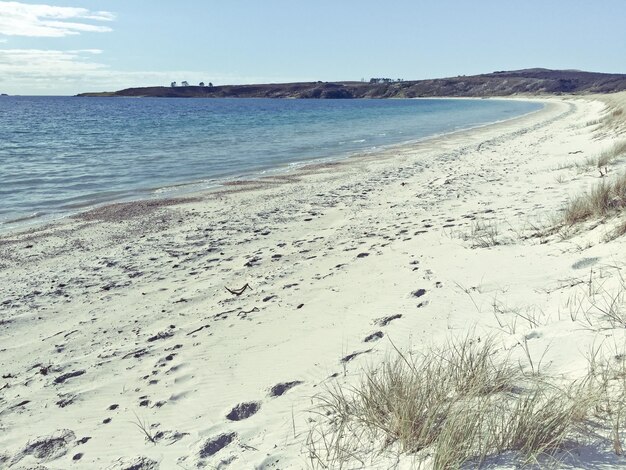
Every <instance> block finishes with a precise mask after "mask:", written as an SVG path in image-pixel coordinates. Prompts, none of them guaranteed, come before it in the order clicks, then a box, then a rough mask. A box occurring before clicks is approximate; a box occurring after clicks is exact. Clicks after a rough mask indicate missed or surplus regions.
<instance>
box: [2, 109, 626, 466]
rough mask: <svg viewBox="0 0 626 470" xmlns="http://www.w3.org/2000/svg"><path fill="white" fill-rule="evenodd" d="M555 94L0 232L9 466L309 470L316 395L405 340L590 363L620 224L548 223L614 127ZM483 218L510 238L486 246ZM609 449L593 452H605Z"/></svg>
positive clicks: (617, 338) (588, 181) (620, 245)
mask: <svg viewBox="0 0 626 470" xmlns="http://www.w3.org/2000/svg"><path fill="white" fill-rule="evenodd" d="M542 101H544V102H546V107H545V108H544V109H543V110H542V111H539V112H537V113H534V114H531V115H528V116H525V117H522V118H518V119H515V120H511V121H507V122H505V123H499V124H495V125H491V126H486V127H483V128H480V129H474V130H471V131H464V132H458V133H456V134H452V135H448V136H444V137H439V138H435V139H431V140H429V141H426V142H422V143H419V144H415V145H411V146H402V147H396V148H393V149H388V150H386V151H384V152H380V153H378V154H372V155H364V156H360V157H355V158H351V159H348V160H345V161H341V162H338V163H332V164H322V165H311V166H309V167H305V168H302V169H300V170H298V171H297V172H293V173H290V174H286V175H283V176H274V177H271V178H265V179H261V180H257V181H252V182H250V181H248V182H240V184H231V185H227V186H224V187H222V188H221V189H220V190H219V191H214V192H211V193H207V194H200V195H195V196H194V197H193V198H189V199H179V200H170V201H164V202H143V203H128V204H116V205H111V206H106V207H103V208H99V209H97V210H94V211H92V212H88V213H86V214H83V215H81V216H79V217H76V218H74V219H67V220H64V221H62V222H61V223H58V224H56V225H54V226H48V227H43V228H38V229H31V230H29V231H26V232H23V233H15V234H8V235H4V236H2V237H1V238H0V286H1V287H0V372H1V376H0V468H11V469H13V468H41V469H43V468H47V469H50V470H52V469H66V468H89V469H91V468H98V469H99V468H111V469H131V468H132V469H136V470H147V469H156V468H161V469H175V468H183V469H191V468H198V467H203V466H205V467H206V468H233V469H252V468H258V469H288V468H289V469H291V468H295V469H299V468H306V465H307V464H306V462H307V449H306V445H305V440H306V437H307V434H308V430H309V427H310V420H313V419H315V415H314V414H312V413H311V412H310V410H311V403H312V401H311V398H312V397H313V396H315V395H316V394H317V393H318V392H319V391H320V390H322V389H323V388H324V386H325V385H328V384H331V383H333V382H337V383H345V382H347V383H351V382H353V381H355V380H358V378H359V375H360V371H361V369H362V367H363V366H364V365H366V364H375V363H376V362H377V361H379V360H381V359H382V358H383V357H384V356H385V354H387V353H388V352H389V351H390V350H391V348H392V345H391V341H393V343H394V344H395V345H396V346H397V347H399V348H403V349H404V348H412V349H414V350H417V351H419V350H422V349H424V348H425V347H427V346H428V345H431V344H438V343H441V342H442V341H444V340H445V339H446V338H448V337H449V336H450V335H451V334H455V333H460V334H463V333H464V332H467V331H469V330H470V329H473V330H475V332H476V334H477V335H480V334H493V335H496V337H497V338H498V339H499V341H500V342H501V344H502V347H503V348H508V349H510V350H511V352H512V354H513V355H516V354H517V355H520V357H522V354H523V353H522V348H521V347H520V343H521V342H522V341H523V340H524V339H526V343H527V344H528V346H529V351H530V354H532V355H535V356H536V357H541V356H542V355H544V353H545V355H544V358H543V363H542V367H544V368H545V369H546V370H549V371H550V373H553V374H563V375H569V376H577V375H579V374H582V373H583V370H584V368H585V367H586V366H585V364H586V359H585V352H586V351H587V350H588V348H589V347H590V346H591V345H592V344H594V343H597V342H598V339H599V338H601V339H602V340H604V341H612V342H615V343H620V342H621V343H622V344H623V341H624V334H623V328H622V329H608V330H602V332H601V333H599V332H598V331H597V329H595V328H589V327H584V326H582V325H581V321H582V318H580V317H579V318H576V313H575V312H574V313H572V312H573V309H572V307H571V305H572V302H571V299H572V297H573V296H575V295H578V294H579V293H580V291H581V290H583V291H584V289H585V284H584V283H585V282H588V280H589V278H590V276H592V277H593V276H603V279H605V280H606V282H608V283H609V284H610V282H612V279H613V278H614V277H615V276H614V275H613V274H612V273H614V272H617V271H618V270H619V269H621V268H622V267H623V265H624V259H623V253H624V240H623V239H617V240H614V241H611V242H604V241H603V237H604V236H605V234H606V233H607V232H608V230H609V228H610V227H608V226H607V225H598V226H597V227H595V228H593V229H592V230H584V231H582V232H581V233H579V234H572V236H570V237H568V238H564V237H560V236H559V235H558V234H553V235H545V234H544V235H543V236H537V233H538V231H537V227H540V226H542V224H543V225H545V224H546V223H547V222H548V221H549V220H550V217H552V216H553V215H554V214H556V213H558V211H559V210H560V209H561V208H562V207H563V204H564V203H565V201H566V200H567V199H568V197H570V196H571V195H573V194H577V193H578V192H580V191H582V190H584V189H587V188H588V187H590V186H591V185H592V184H594V183H596V182H597V181H598V180H599V175H598V172H597V170H595V169H593V168H589V169H586V170H582V171H581V170H580V169H577V168H575V167H574V166H572V165H573V164H574V163H577V162H582V161H584V160H585V158H587V157H593V156H596V155H597V154H598V153H599V152H600V150H602V149H603V148H606V147H608V146H609V145H610V144H611V143H612V142H613V141H614V139H615V138H616V135H615V133H611V132H604V133H601V134H598V132H597V126H594V125H590V124H589V122H590V121H592V120H594V119H597V118H598V117H599V116H600V115H601V114H602V112H603V110H604V109H605V104H604V103H602V102H599V101H594V100H593V99H582V98H563V99H557V98H552V99H542ZM559 168H560V169H559ZM479 226H483V227H484V226H486V227H491V228H492V229H495V230H491V231H490V232H489V233H490V234H489V237H490V238H491V241H495V242H497V243H498V244H497V245H496V246H489V247H480V246H477V245H480V244H481V243H482V242H484V241H485V240H484V236H479V234H477V233H476V229H477V227H479ZM496 232H497V233H496ZM487 244H491V243H487ZM609 284H607V286H608V285H609ZM245 285H248V286H249V288H246V289H245V290H244V291H243V293H241V295H236V294H233V293H230V292H229V291H228V290H227V289H226V288H230V289H231V290H234V289H238V288H242V287H243V286H245ZM494 306H496V307H494ZM516 312H517V313H519V312H523V313H524V316H525V317H526V318H530V319H531V320H523V319H521V318H520V317H519V315H517V313H516ZM390 340H391V341H390ZM546 349H547V352H546ZM138 424H139V425H140V426H142V425H143V424H145V426H146V427H147V431H148V433H149V434H150V436H151V437H152V438H153V440H154V442H150V441H149V440H148V439H147V438H146V434H144V433H143V432H142V430H141V429H140V426H137V425H138ZM602 446H603V444H598V445H597V446H596V447H597V448H594V449H592V450H588V451H587V454H584V453H583V454H581V455H583V456H582V457H581V459H583V460H584V458H585V455H588V454H589V453H590V452H591V453H593V455H605V454H606V455H608V456H610V455H611V453H610V449H609V448H608V447H606V448H604V447H602ZM594 452H595V453H594ZM589 455H591V454H589ZM615 459H617V460H615ZM603 462H604V463H605V464H606V467H602V468H612V467H614V468H618V467H620V463H621V464H622V465H623V464H624V461H623V460H619V459H618V458H617V457H615V458H614V459H612V458H611V457H606V459H605V460H603ZM37 465H40V467H37ZM583 467H584V465H583ZM372 468H374V467H372ZM594 468H601V467H599V466H596V467H594Z"/></svg>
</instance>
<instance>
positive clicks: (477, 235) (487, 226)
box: [463, 219, 501, 248]
mask: <svg viewBox="0 0 626 470" xmlns="http://www.w3.org/2000/svg"><path fill="white" fill-rule="evenodd" d="M463 239H464V240H469V241H471V243H472V245H471V246H472V248H489V247H492V246H497V245H500V244H501V240H500V238H499V231H498V225H497V223H496V222H495V221H493V220H483V219H478V220H475V221H472V224H471V226H470V232H469V234H465V235H464V236H463Z"/></svg>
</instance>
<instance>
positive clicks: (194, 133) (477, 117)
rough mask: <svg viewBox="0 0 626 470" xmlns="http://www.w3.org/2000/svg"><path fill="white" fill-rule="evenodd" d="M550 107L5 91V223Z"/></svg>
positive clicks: (0, 213) (1, 191) (0, 117)
mask: <svg viewBox="0 0 626 470" xmlns="http://www.w3.org/2000/svg"><path fill="white" fill-rule="evenodd" d="M540 107H541V105H540V104H537V103H529V102H520V101H501V100H275V99H163V98H161V99H149V98H144V99H118V98H115V99H112V98H76V97H1V98H0V228H2V227H5V228H6V227H13V226H15V225H16V224H23V223H24V221H32V220H41V219H42V218H50V217H58V216H62V215H66V214H68V213H72V212H76V211H78V210H82V209H85V208H88V207H90V206H92V205H95V204H99V203H103V202H110V201H118V200H127V199H133V198H147V197H160V196H163V195H168V194H173V193H175V192H176V191H178V192H180V191H184V190H185V188H193V189H194V190H195V189H202V188H204V187H211V186H215V185H217V184H219V183H220V181H223V180H225V179H229V178H235V177H241V176H246V177H254V176H258V175H260V174H263V172H264V171H268V170H280V169H281V168H288V167H289V165H293V164H296V163H301V162H307V161H312V160H316V159H328V158H342V157H345V156H348V155H350V154H354V153H357V152H362V151H371V150H375V149H377V148H380V147H382V146H388V145H392V144H399V143H402V142H408V141H414V140H419V139H423V138H426V137H429V136H433V135H437V134H442V133H446V132H451V131H454V130H458V129H463V128H469V127H473V126H478V125H483V124H486V123H489V122H494V121H500V120H504V119H509V118H512V117H515V116H517V115H521V114H525V113H528V112H531V111H534V110H537V109H539V108H540ZM187 184H189V186H187ZM170 190H171V191H170Z"/></svg>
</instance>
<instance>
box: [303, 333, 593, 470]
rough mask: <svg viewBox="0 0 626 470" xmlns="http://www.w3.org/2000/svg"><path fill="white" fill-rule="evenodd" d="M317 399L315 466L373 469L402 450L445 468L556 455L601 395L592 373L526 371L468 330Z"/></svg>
mask: <svg viewBox="0 0 626 470" xmlns="http://www.w3.org/2000/svg"><path fill="white" fill-rule="evenodd" d="M317 399H318V401H317V408H316V416H317V417H318V419H317V420H316V425H315V426H313V428H312V430H311V433H310V435H309V439H308V450H309V458H310V463H311V466H312V467H313V468H333V469H335V468H337V469H340V468H370V467H368V465H375V464H376V462H377V461H378V460H377V459H380V458H384V456H385V455H388V454H390V453H391V454H393V452H396V453H400V454H410V455H412V457H413V458H415V459H417V460H421V461H422V462H423V463H426V466H427V467H429V468H430V467H432V468H436V469H444V468H446V469H447V468H459V467H460V466H461V465H463V464H469V465H471V466H472V468H474V467H477V466H480V464H481V463H482V462H484V461H485V459H487V458H490V457H494V456H497V455H500V454H503V453H505V452H506V453H511V452H512V453H514V454H515V455H517V460H518V461H519V463H522V464H528V463H536V462H539V461H545V460H546V459H553V458H555V456H556V455H557V454H558V453H559V452H560V451H561V450H562V449H563V448H564V446H565V445H566V443H569V442H570V441H573V440H576V439H578V438H581V437H582V436H583V435H584V430H585V424H586V423H587V422H588V421H589V420H590V419H591V417H592V414H593V412H594V410H596V409H597V406H596V404H597V402H598V401H599V400H601V393H600V387H599V386H597V385H596V383H595V382H593V381H591V380H588V379H583V380H580V381H570V382H568V383H566V384H565V385H559V384H558V382H556V381H554V382H552V381H548V380H545V379H543V378H538V377H537V376H534V375H532V376H529V375H526V374H522V370H521V368H520V367H518V365H517V364H514V363H513V361H511V360H510V358H509V356H507V355H506V354H502V352H501V351H498V350H497V348H496V347H495V344H494V342H493V341H492V340H489V339H488V340H483V341H480V340H475V339H471V338H469V337H466V338H463V339H461V340H454V341H451V342H449V343H448V344H447V345H446V346H445V347H444V348H441V349H432V350H430V351H428V352H427V353H426V354H424V355H423V356H419V357H417V358H415V357H409V356H407V355H405V354H402V353H400V352H398V353H397V357H395V358H390V359H388V360H386V361H384V362H383V363H382V364H381V365H380V366H379V367H377V368H370V369H368V370H366V371H365V372H364V374H363V377H362V380H361V382H360V383H359V384H358V385H356V386H352V387H349V386H340V385H335V386H333V387H329V388H327V389H326V390H325V391H324V392H323V393H321V394H320V395H319V396H318V397H317ZM359 465H361V466H362V467H359Z"/></svg>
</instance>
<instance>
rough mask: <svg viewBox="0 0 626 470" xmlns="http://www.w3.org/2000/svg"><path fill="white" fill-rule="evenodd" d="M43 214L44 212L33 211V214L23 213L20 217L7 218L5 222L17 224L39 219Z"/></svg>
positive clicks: (6, 223)
mask: <svg viewBox="0 0 626 470" xmlns="http://www.w3.org/2000/svg"><path fill="white" fill-rule="evenodd" d="M42 215H44V214H43V212H33V213H32V214H27V215H22V216H20V217H16V218H14V219H8V220H5V221H4V222H3V224H4V225H9V224H17V223H20V222H26V221H27V220H33V219H37V218H39V217H41V216H42Z"/></svg>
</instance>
